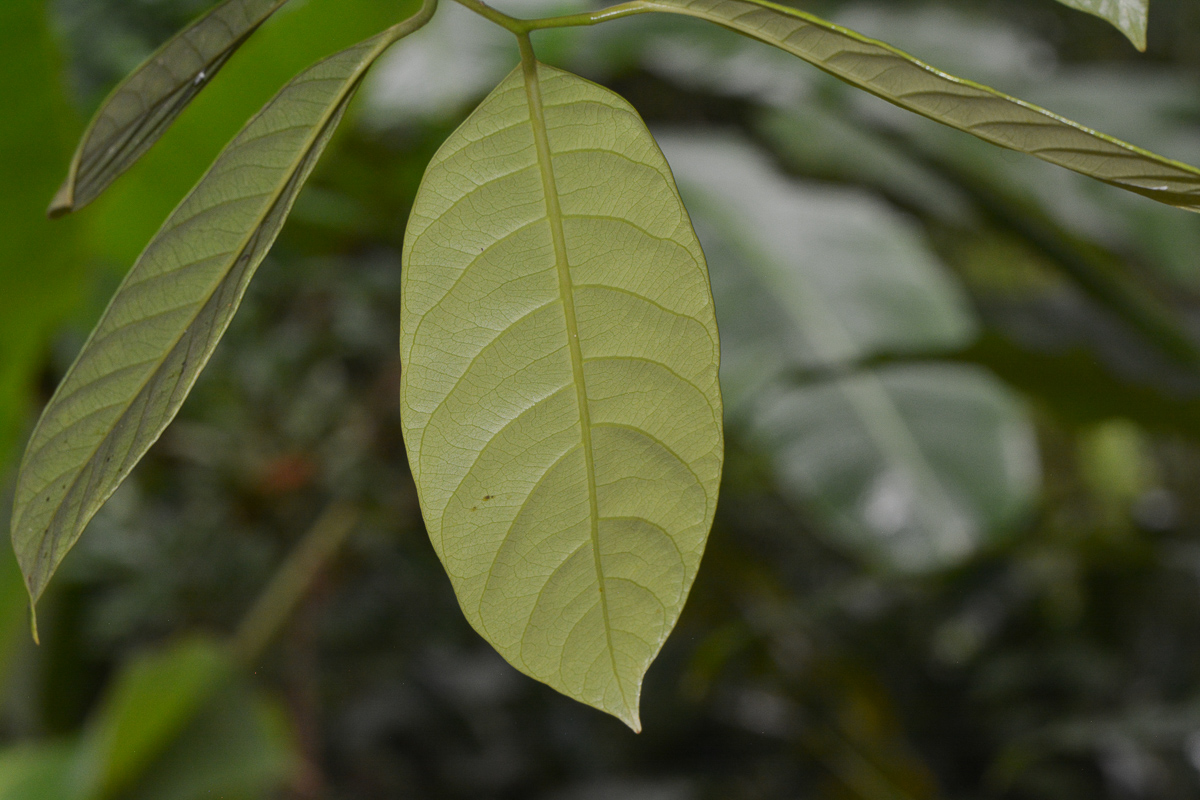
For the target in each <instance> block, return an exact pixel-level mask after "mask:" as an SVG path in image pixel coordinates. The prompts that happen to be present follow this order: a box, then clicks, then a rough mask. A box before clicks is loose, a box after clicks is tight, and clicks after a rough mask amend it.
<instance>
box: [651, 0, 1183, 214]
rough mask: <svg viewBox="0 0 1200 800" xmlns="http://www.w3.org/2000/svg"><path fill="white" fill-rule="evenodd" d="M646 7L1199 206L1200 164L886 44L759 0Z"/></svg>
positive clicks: (1152, 193) (1103, 177)
mask: <svg viewBox="0 0 1200 800" xmlns="http://www.w3.org/2000/svg"><path fill="white" fill-rule="evenodd" d="M643 5H644V6H645V7H646V8H647V9H649V10H654V11H664V12H669V13H674V14H684V15H687V16H691V17H697V18H700V19H704V20H708V21H709V22H715V23H717V24H719V25H723V26H724V27H726V28H729V29H731V30H734V31H736V32H738V33H740V34H743V35H745V36H749V37H751V38H753V39H757V40H759V41H762V42H765V43H767V44H770V45H773V46H775V47H778V48H780V49H782V50H785V51H787V52H789V53H792V54H793V55H795V56H798V57H800V58H802V59H804V60H805V61H808V62H809V63H811V64H813V65H814V66H817V67H819V68H820V69H823V70H825V71H826V72H828V73H830V74H831V75H833V76H835V77H837V78H840V79H842V80H844V81H846V82H847V83H850V84H852V85H854V86H857V87H859V88H861V89H864V90H866V91H868V92H870V93H871V94H874V95H877V96H879V97H881V98H883V99H884V100H887V101H888V102H891V103H894V104H896V105H898V106H900V107H901V108H905V109H908V110H909V111H913V112H915V113H917V114H920V115H922V116H925V117H928V118H930V119H932V120H934V121H936V122H940V123H942V124H944V125H948V126H950V127H952V128H957V129H959V130H962V131H966V132H967V133H970V134H972V135H974V136H977V137H979V138H980V139H983V140H984V141H987V142H991V143H992V144H995V145H998V146H1000V147H1005V148H1009V149H1012V150H1017V151H1020V152H1023V153H1028V154H1030V155H1034V156H1037V157H1038V158H1040V159H1042V160H1044V161H1048V162H1050V163H1052V164H1057V165H1059V166H1062V167H1066V168H1067V169H1070V170H1074V171H1075V172H1079V173H1082V174H1084V175H1088V176H1090V177H1092V178H1095V179H1097V180H1100V181H1104V182H1105V183H1108V184H1111V185H1113V186H1118V187H1120V188H1122V189H1126V190H1128V191H1131V192H1135V193H1137V194H1140V195H1143V196H1145V197H1149V198H1150V199H1152V200H1157V201H1158V202H1160V203H1166V204H1167V205H1172V206H1178V207H1180V208H1185V209H1187V210H1189V211H1200V170H1198V169H1196V168H1195V167H1192V166H1189V165H1187V164H1183V163H1181V162H1178V161H1173V160H1171V159H1167V158H1164V157H1162V156H1158V155H1155V154H1154V153H1151V152H1148V151H1146V150H1143V149H1141V148H1138V147H1134V146H1133V145H1131V144H1127V143H1125V142H1122V141H1120V140H1118V139H1114V138H1113V137H1111V136H1107V135H1105V134H1102V133H1098V132H1096V131H1094V130H1091V129H1090V128H1086V127H1084V126H1083V125H1080V124H1078V123H1076V122H1071V121H1070V120H1067V119H1064V118H1063V117H1060V116H1058V115H1057V114H1054V113H1051V112H1050V111H1047V110H1045V109H1043V108H1039V107H1038V106H1035V105H1032V104H1030V103H1026V102H1024V101H1022V100H1017V99H1016V98H1013V97H1009V96H1008V95H1005V94H1002V93H1000V92H997V91H996V90H994V89H990V88H988V87H986V86H982V85H980V84H977V83H973V82H971V81H968V80H964V79H962V78H956V77H954V76H953V75H948V74H946V73H944V72H942V71H940V70H938V69H935V68H934V67H931V66H929V65H928V64H925V63H923V62H921V61H918V60H917V59H915V58H913V57H912V56H909V55H907V54H905V53H903V52H901V51H899V50H897V49H895V48H894V47H891V46H890V45H887V44H884V43H882V42H878V41H875V40H873V39H869V38H867V37H865V36H862V35H860V34H857V33H855V32H853V31H851V30H847V29H846V28H843V27H840V26H838V25H834V24H833V23H830V22H827V21H825V20H823V19H820V18H818V17H814V16H812V15H811V14H806V13H804V12H802V11H797V10H795V9H792V8H787V7H785V6H780V5H776V4H774V3H770V2H767V1H766V0H645V2H644V4H643Z"/></svg>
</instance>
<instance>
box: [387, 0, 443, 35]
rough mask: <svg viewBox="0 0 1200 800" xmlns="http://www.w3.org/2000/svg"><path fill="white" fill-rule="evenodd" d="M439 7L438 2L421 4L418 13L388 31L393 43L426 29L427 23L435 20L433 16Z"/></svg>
mask: <svg viewBox="0 0 1200 800" xmlns="http://www.w3.org/2000/svg"><path fill="white" fill-rule="evenodd" d="M437 6H438V0H424V1H423V2H422V3H421V7H420V8H419V9H417V13H415V14H413V15H412V16H411V17H409V18H408V19H406V20H404V21H402V22H398V23H396V24H395V25H393V26H392V27H391V28H390V29H389V30H388V33H390V34H391V36H390V38H391V40H392V43H395V42H398V41H400V40H401V39H403V38H404V37H405V36H408V35H409V34H410V33H413V32H414V31H417V30H420V29H421V28H423V27H425V25H426V23H428V22H429V20H431V19H433V14H434V12H435V11H437Z"/></svg>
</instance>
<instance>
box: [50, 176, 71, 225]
mask: <svg viewBox="0 0 1200 800" xmlns="http://www.w3.org/2000/svg"><path fill="white" fill-rule="evenodd" d="M74 210H75V187H74V185H73V182H72V181H71V180H67V181H66V182H65V183H64V184H63V185H62V187H61V188H59V190H58V193H57V194H55V195H54V199H53V200H51V201H50V207H49V208H48V209H46V216H48V217H49V218H50V219H60V218H62V217H65V216H66V215H67V214H70V213H71V212H72V211H74Z"/></svg>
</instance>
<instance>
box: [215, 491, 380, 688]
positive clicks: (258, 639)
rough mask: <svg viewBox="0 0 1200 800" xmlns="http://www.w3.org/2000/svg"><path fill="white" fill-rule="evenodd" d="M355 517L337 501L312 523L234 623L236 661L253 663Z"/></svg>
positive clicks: (355, 521) (353, 510) (354, 510)
mask: <svg viewBox="0 0 1200 800" xmlns="http://www.w3.org/2000/svg"><path fill="white" fill-rule="evenodd" d="M358 520H359V511H358V509H357V508H356V507H355V506H353V505H351V504H350V503H347V502H344V501H339V502H335V503H333V504H332V505H330V506H329V508H328V509H326V510H325V513H323V514H322V515H321V517H320V518H319V519H318V520H317V521H316V523H314V524H313V526H312V528H311V529H309V531H308V533H306V534H305V535H304V538H303V539H302V540H301V541H300V544H299V545H297V546H296V549H295V550H293V551H292V553H291V554H290V555H288V557H287V560H285V561H284V563H283V566H281V567H280V568H279V571H278V572H276V573H275V576H274V577H273V578H272V579H271V582H270V583H269V584H267V588H266V589H265V590H263V593H262V594H261V595H259V598H258V600H257V601H256V602H255V603H254V607H253V608H251V609H250V612H249V613H248V614H247V615H246V617H245V618H244V619H243V620H242V623H241V625H239V626H238V630H237V633H236V634H235V635H234V637H233V641H232V643H231V648H232V650H233V652H234V654H235V656H236V657H237V658H238V660H239V661H241V662H242V663H243V664H253V663H254V662H256V661H257V660H258V659H259V658H260V657H261V656H262V654H263V653H264V652H265V651H266V649H267V647H268V646H269V645H270V644H271V640H272V639H273V638H274V637H275V635H276V634H277V633H278V632H279V630H280V629H281V628H282V627H283V625H284V624H285V623H286V622H287V620H288V618H289V617H290V616H291V615H292V612H293V611H294V610H295V608H296V606H297V605H298V604H299V603H300V601H301V600H303V599H304V596H305V595H306V594H308V591H309V589H310V587H311V586H312V582H313V580H314V579H315V578H316V577H317V575H318V574H319V573H320V571H321V569H322V568H323V567H324V566H325V564H326V562H328V561H329V559H330V558H331V557H332V556H333V555H334V553H336V552H337V550H338V548H339V547H341V545H342V543H343V542H344V541H345V540H346V537H347V536H349V535H350V532H351V531H353V530H354V527H355V525H357V524H358Z"/></svg>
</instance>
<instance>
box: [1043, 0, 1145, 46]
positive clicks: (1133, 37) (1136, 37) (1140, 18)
mask: <svg viewBox="0 0 1200 800" xmlns="http://www.w3.org/2000/svg"><path fill="white" fill-rule="evenodd" d="M1058 2H1060V3H1062V4H1063V5H1064V6H1070V7H1071V8H1074V9H1077V10H1079V11H1083V12H1084V13H1087V14H1093V15H1095V16H1097V17H1100V19H1103V20H1108V22H1110V23H1111V24H1112V26H1113V27H1114V28H1116V29H1117V30H1119V31H1120V32H1121V33H1123V34H1125V36H1126V38H1128V39H1129V41H1131V42H1133V46H1134V47H1136V48H1137V49H1138V50H1145V49H1146V26H1147V24H1148V22H1149V16H1150V0H1058Z"/></svg>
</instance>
